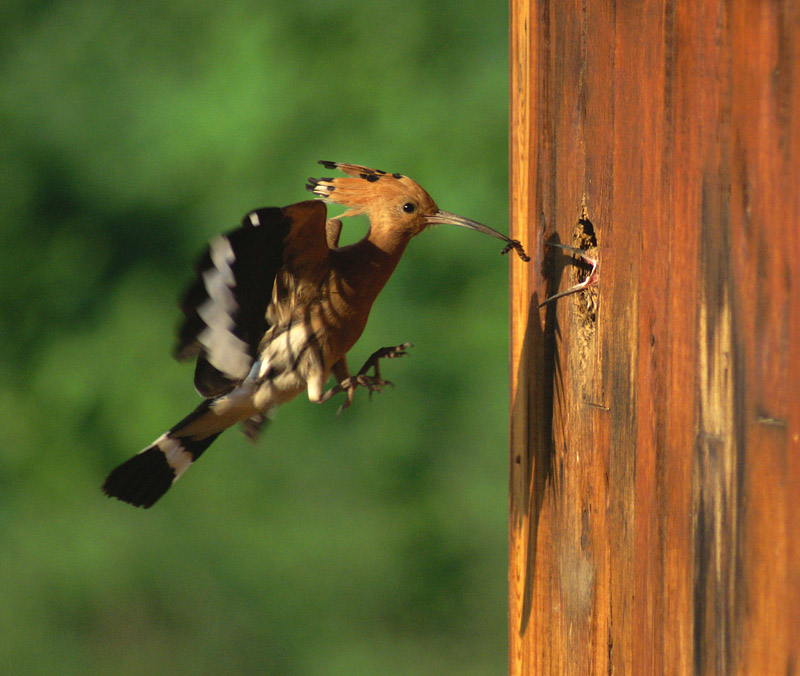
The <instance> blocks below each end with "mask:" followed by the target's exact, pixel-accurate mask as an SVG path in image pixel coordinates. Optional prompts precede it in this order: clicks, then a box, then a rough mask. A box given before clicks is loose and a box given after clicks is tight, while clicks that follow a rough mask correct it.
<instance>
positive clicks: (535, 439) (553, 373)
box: [512, 240, 564, 635]
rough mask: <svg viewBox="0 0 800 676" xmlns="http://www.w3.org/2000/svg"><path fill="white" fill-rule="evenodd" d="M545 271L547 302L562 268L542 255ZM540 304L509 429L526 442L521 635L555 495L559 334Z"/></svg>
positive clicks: (532, 308) (552, 314) (520, 485)
mask: <svg viewBox="0 0 800 676" xmlns="http://www.w3.org/2000/svg"><path fill="white" fill-rule="evenodd" d="M553 241H555V240H553ZM543 268H544V270H545V274H546V277H547V280H548V281H547V294H546V297H547V298H549V297H550V296H551V295H552V294H553V293H555V291H556V289H557V288H558V284H559V279H560V277H561V275H562V273H563V270H564V265H563V264H562V265H557V264H556V263H555V262H554V257H551V256H547V255H546V257H545V262H544V264H543ZM539 303H540V299H539V296H538V293H534V294H533V295H532V296H531V299H530V302H529V305H528V315H527V317H528V320H527V326H526V327H525V335H524V337H523V341H522V353H521V355H520V361H519V371H518V373H517V391H516V393H515V397H514V408H513V411H512V416H513V424H514V426H515V427H516V426H519V427H518V429H520V430H522V438H523V439H524V441H525V443H524V444H522V445H520V446H519V447H517V448H515V449H514V454H515V455H514V462H515V463H516V464H517V465H518V466H519V467H518V469H517V472H518V473H519V474H518V475H517V476H518V480H517V482H516V485H517V490H520V491H523V494H522V495H518V496H516V504H517V505H520V508H519V509H518V510H517V515H516V516H517V519H518V522H517V523H516V524H514V527H515V528H517V529H518V530H517V532H518V537H520V538H525V539H526V540H527V543H526V545H525V548H524V550H525V551H526V552H527V556H526V562H525V580H524V595H523V599H522V615H521V620H520V627H519V633H520V635H522V634H524V633H525V632H526V630H527V627H528V622H529V621H530V615H531V610H532V607H533V587H534V580H535V579H536V556H537V550H538V537H539V526H540V520H541V517H542V510H543V507H544V501H545V496H546V495H547V491H548V488H549V489H550V490H552V491H553V492H557V491H558V486H557V483H558V482H557V477H556V475H555V472H554V459H555V450H556V449H555V437H554V435H553V406H554V402H555V397H556V394H557V393H556V390H557V388H558V386H559V385H558V384H559V383H560V382H561V366H560V360H559V354H558V349H557V337H558V334H559V327H558V320H557V317H556V306H557V304H556V303H550V304H548V305H546V306H545V308H546V309H545V314H544V321H543V322H542V321H541V320H540V311H539ZM512 499H514V498H513V496H512ZM525 517H527V519H525ZM525 522H527V532H522V528H523V524H524V523H525ZM545 593H546V592H545Z"/></svg>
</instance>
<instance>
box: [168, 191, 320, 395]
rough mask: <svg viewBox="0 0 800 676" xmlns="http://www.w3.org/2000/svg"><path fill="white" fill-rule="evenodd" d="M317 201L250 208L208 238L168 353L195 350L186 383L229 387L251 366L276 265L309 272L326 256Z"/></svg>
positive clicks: (208, 388) (205, 391)
mask: <svg viewBox="0 0 800 676" xmlns="http://www.w3.org/2000/svg"><path fill="white" fill-rule="evenodd" d="M325 215H326V210H325V205H324V204H321V203H319V202H316V201H309V202H301V203H299V204H293V205H291V206H288V207H285V208H283V209H281V208H278V207H266V208H263V209H256V210H255V211H251V212H250V213H249V214H247V215H246V216H245V217H244V218H243V219H242V225H241V227H239V228H238V229H236V230H233V231H231V232H229V233H227V234H225V235H220V236H218V237H215V238H214V239H213V240H212V241H211V242H210V244H209V246H208V248H207V249H206V251H205V252H204V254H203V255H202V256H201V258H200V260H199V262H198V264H197V266H196V273H197V276H196V279H195V281H194V283H193V284H192V285H191V286H190V287H189V288H188V289H187V291H186V293H185V294H184V295H183V298H182V300H181V303H180V307H181V311H182V312H183V314H184V319H183V322H182V324H181V326H180V329H179V331H178V344H177V346H176V349H175V356H176V357H177V358H178V359H179V360H188V359H191V358H193V357H197V365H196V367H195V375H194V382H195V387H196V388H197V391H198V392H199V393H200V394H201V395H203V396H204V397H215V396H219V395H221V394H224V393H226V392H229V391H230V390H231V389H233V388H234V387H235V386H236V384H237V383H239V382H240V381H241V380H242V379H244V378H245V377H246V376H247V374H248V373H249V371H250V368H251V367H252V365H253V361H254V360H255V359H256V355H257V353H258V346H259V343H260V341H261V338H262V337H263V336H264V333H265V332H266V331H267V329H268V328H269V323H268V321H267V317H266V314H267V308H268V306H269V304H270V300H271V298H272V287H273V285H274V283H275V277H276V275H277V274H278V271H279V270H280V269H281V268H282V267H283V266H284V265H286V266H287V268H288V269H289V270H290V271H292V272H293V271H294V269H298V270H299V271H305V270H308V271H310V270H311V269H313V268H314V266H315V264H316V266H319V265H321V264H322V262H324V260H325V259H326V257H327V255H328V247H327V244H326V241H325Z"/></svg>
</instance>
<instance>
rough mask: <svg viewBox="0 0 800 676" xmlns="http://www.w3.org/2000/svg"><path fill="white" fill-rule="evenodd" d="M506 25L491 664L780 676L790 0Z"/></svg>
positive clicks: (793, 149) (798, 646) (789, 243)
mask: <svg viewBox="0 0 800 676" xmlns="http://www.w3.org/2000/svg"><path fill="white" fill-rule="evenodd" d="M511 17H512V18H511V55H510V56H511V58H510V85H511V128H512V133H511V141H510V162H511V206H510V209H511V221H512V233H513V234H512V236H513V237H516V238H518V239H520V240H521V241H522V243H523V244H524V245H525V247H526V248H527V250H528V252H529V253H530V254H531V255H532V256H533V258H534V260H533V261H532V262H531V263H530V264H527V265H526V264H524V263H522V262H521V261H518V260H516V261H514V263H513V266H512V272H511V286H512V298H511V307H512V311H511V396H512V406H511V449H510V499H509V504H510V518H509V661H510V673H511V674H512V675H515V676H517V675H519V676H522V675H529V674H559V675H561V674H580V675H581V676H584V675H585V674H633V675H635V676H639V675H650V674H670V675H672V674H720V675H722V674H724V675H726V676H727V675H728V674H758V675H761V674H780V675H781V676H787V675H790V674H800V277H798V274H797V271H796V267H797V266H796V265H795V264H794V262H793V260H792V257H793V255H794V253H795V252H798V251H800V247H799V246H798V245H800V234H798V232H799V231H800V0H782V1H780V0H774V1H773V0H739V1H737V2H732V1H730V0H729V1H727V2H723V1H711V0H696V1H692V2H690V1H688V0H666V1H664V0H662V1H661V2H655V1H652V0H641V1H637V2H628V1H624V0H620V1H618V2H614V1H612V0H598V1H597V2H591V3H589V2H586V1H585V0H580V1H578V0H564V1H562V2H554V0H543V1H540V2H533V1H529V0H512V2H511ZM587 223H588V224H589V225H590V226H591V228H592V229H593V231H594V234H595V237H596V239H597V244H598V247H599V254H598V257H599V260H600V280H601V281H600V286H599V290H594V291H591V292H586V293H581V294H577V295H575V296H571V297H567V298H565V299H562V300H559V301H558V302H557V303H556V304H552V305H548V306H545V307H544V308H542V309H539V308H538V304H539V303H540V302H541V300H542V299H543V298H545V297H546V296H548V295H550V294H551V293H553V292H555V291H556V290H558V289H564V288H566V287H567V286H568V285H570V284H572V283H574V282H575V281H576V279H577V277H576V275H577V274H578V270H577V268H576V267H575V266H573V265H571V264H570V261H569V259H568V258H566V257H564V256H563V255H561V254H560V253H554V251H556V250H554V249H548V250H547V251H544V250H543V248H544V247H543V245H544V242H545V241H546V240H549V239H553V240H556V241H560V242H564V243H567V244H574V243H576V242H577V241H578V235H579V234H580V233H582V232H584V231H585V228H586V224H587Z"/></svg>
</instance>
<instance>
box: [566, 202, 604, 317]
mask: <svg viewBox="0 0 800 676" xmlns="http://www.w3.org/2000/svg"><path fill="white" fill-rule="evenodd" d="M572 241H573V246H576V247H578V248H579V249H583V250H584V251H591V252H592V253H591V254H590V255H591V256H592V257H593V258H596V257H597V256H598V253H599V252H598V251H597V233H596V231H595V228H594V224H593V223H592V222H591V221H590V220H589V219H588V218H586V216H585V215H584V216H583V217H581V218H579V219H578V222H577V223H576V224H575V229H574V230H573V233H572ZM575 269H576V274H577V280H576V283H580V282H583V281H584V280H585V279H586V278H587V277H588V276H589V273H590V272H591V266H590V265H589V264H588V263H586V262H585V261H581V260H578V261H576V265H575ZM578 296H579V297H580V303H579V304H580V308H579V310H578V313H579V315H580V316H581V319H582V320H583V325H584V328H585V329H593V328H594V325H595V323H596V322H597V287H596V286H590V287H589V288H587V289H585V290H583V291H581V292H580V293H579V294H578Z"/></svg>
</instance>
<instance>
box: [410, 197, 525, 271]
mask: <svg viewBox="0 0 800 676" xmlns="http://www.w3.org/2000/svg"><path fill="white" fill-rule="evenodd" d="M425 222H426V223H428V224H429V225H438V224H442V225H457V226H458V227H459V228H467V229H469V230H476V231H477V232H482V233H483V234H484V235H490V236H491V237H496V238H497V239H502V240H503V241H504V242H505V243H506V247H505V248H504V249H503V251H502V252H501V253H504V254H505V253H508V252H509V251H510V250H511V249H514V250H515V251H516V252H517V254H518V255H519V257H520V258H521V259H522V260H524V261H529V260H530V258H529V257H528V255H527V254H526V253H525V249H523V248H522V244H520V243H519V240H516V239H511V238H510V237H508V236H507V235H504V234H503V233H502V232H498V231H497V230H494V229H492V228H490V227H489V226H488V225H484V224H483V223H478V221H473V220H472V219H471V218H464V217H463V216H459V215H458V214H451V213H450V212H449V211H442V210H441V209H438V210H437V211H436V212H435V213H433V214H431V215H430V216H425Z"/></svg>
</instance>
